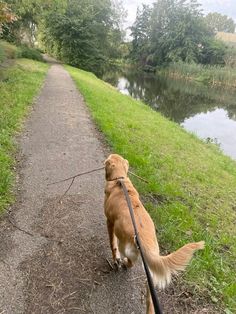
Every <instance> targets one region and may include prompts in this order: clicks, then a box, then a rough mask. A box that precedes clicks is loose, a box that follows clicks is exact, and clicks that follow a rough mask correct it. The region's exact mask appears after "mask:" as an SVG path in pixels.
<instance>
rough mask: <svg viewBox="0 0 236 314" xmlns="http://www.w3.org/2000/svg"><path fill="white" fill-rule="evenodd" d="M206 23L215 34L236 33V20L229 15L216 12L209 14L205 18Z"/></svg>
mask: <svg viewBox="0 0 236 314" xmlns="http://www.w3.org/2000/svg"><path fill="white" fill-rule="evenodd" d="M205 22H206V24H207V25H208V26H209V28H211V29H212V30H213V31H214V32H225V33H234V32H235V26H236V25H235V23H234V20H233V19H232V18H230V17H228V16H227V15H222V14H220V13H217V12H214V13H209V14H207V16H206V17H205Z"/></svg>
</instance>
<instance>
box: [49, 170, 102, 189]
mask: <svg viewBox="0 0 236 314" xmlns="http://www.w3.org/2000/svg"><path fill="white" fill-rule="evenodd" d="M104 168H105V167H104V166H103V167H100V168H96V169H93V170H89V171H85V172H81V173H77V174H76V175H74V176H71V177H69V178H66V179H62V180H59V181H56V182H52V183H48V184H47V185H53V184H57V183H60V182H65V181H68V180H71V179H75V178H77V177H80V176H83V175H85V174H89V173H92V172H95V171H98V170H102V169H104Z"/></svg>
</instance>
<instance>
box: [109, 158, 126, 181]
mask: <svg viewBox="0 0 236 314" xmlns="http://www.w3.org/2000/svg"><path fill="white" fill-rule="evenodd" d="M104 164H105V171H106V180H113V179H115V178H118V177H126V176H127V173H128V169H129V162H128V160H126V159H124V158H123V157H121V156H120V155H118V154H111V155H110V156H108V158H107V159H106V160H105V162H104Z"/></svg>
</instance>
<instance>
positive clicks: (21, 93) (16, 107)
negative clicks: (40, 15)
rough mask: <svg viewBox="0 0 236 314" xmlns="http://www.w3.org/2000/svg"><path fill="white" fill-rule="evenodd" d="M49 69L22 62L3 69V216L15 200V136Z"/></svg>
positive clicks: (0, 191)
mask: <svg viewBox="0 0 236 314" xmlns="http://www.w3.org/2000/svg"><path fill="white" fill-rule="evenodd" d="M47 68H48V66H47V65H46V64H44V63H40V62H36V61H32V60H25V59H19V60H16V61H15V64H14V66H12V67H10V68H8V69H5V70H3V71H4V73H3V74H4V75H3V77H4V79H3V80H0V95H1V98H0V213H1V212H3V210H4V209H5V208H6V206H7V205H8V204H9V203H10V202H11V201H12V200H13V195H12V191H11V189H12V184H13V181H14V172H13V166H14V156H13V153H14V151H15V145H14V141H13V136H14V135H15V134H16V132H17V131H19V130H20V127H21V123H22V119H23V118H24V116H25V115H26V113H27V110H28V108H29V106H30V105H31V104H32V102H33V99H34V96H35V95H36V94H37V93H38V91H39V88H40V87H41V85H42V82H43V80H44V78H45V75H46V72H47Z"/></svg>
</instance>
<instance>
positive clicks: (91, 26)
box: [0, 0, 236, 75]
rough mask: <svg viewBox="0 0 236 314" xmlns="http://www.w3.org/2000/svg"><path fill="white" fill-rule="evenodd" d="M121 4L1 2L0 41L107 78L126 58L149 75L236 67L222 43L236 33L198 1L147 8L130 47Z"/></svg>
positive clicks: (159, 1) (98, 0)
mask: <svg viewBox="0 0 236 314" xmlns="http://www.w3.org/2000/svg"><path fill="white" fill-rule="evenodd" d="M124 18H125V11H124V9H123V7H122V2H121V0H48V1H44V0H3V1H2V0H0V37H1V38H3V39H5V40H7V41H10V42H14V43H16V44H17V45H20V44H22V42H24V43H27V45H29V46H31V47H33V46H35V44H37V47H40V48H41V49H42V50H43V51H45V52H48V53H49V54H51V55H53V56H55V57H57V58H59V59H61V60H62V61H64V62H66V63H68V64H71V65H73V66H78V67H80V68H82V69H85V70H88V71H92V72H94V73H96V74H98V75H101V74H102V73H103V72H104V71H105V70H106V69H108V68H109V67H110V66H111V65H112V64H114V63H115V61H116V60H117V59H121V58H122V57H123V58H124V56H125V57H126V58H128V60H129V61H131V62H134V63H135V64H136V65H138V66H141V67H142V68H144V69H146V70H155V69H156V68H158V67H160V66H166V65H168V64H169V63H172V62H179V61H182V62H186V63H201V64H210V65H215V64H216V65H231V66H232V65H235V64H236V50H235V49H233V48H229V47H227V46H226V45H225V44H224V43H223V42H222V41H220V40H218V39H216V37H215V34H216V32H218V31H223V32H232V33H233V32H234V31H235V23H234V21H233V20H232V19H231V18H229V17H227V16H224V15H221V14H219V13H210V14H208V15H207V16H205V17H204V15H203V13H202V10H201V5H200V4H199V3H198V2H197V0H156V1H155V2H154V3H153V5H150V6H148V5H142V7H141V8H139V9H138V11H137V15H136V20H135V22H134V24H133V26H132V27H131V36H132V41H131V42H130V43H124V37H125V32H124V31H123V29H122V23H123V20H124Z"/></svg>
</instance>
